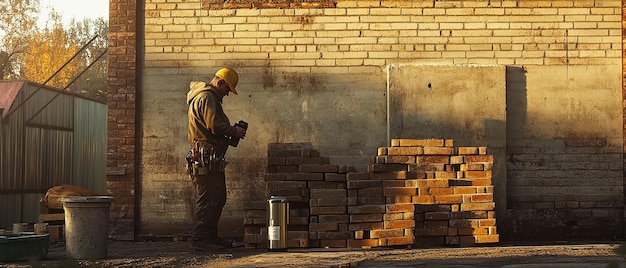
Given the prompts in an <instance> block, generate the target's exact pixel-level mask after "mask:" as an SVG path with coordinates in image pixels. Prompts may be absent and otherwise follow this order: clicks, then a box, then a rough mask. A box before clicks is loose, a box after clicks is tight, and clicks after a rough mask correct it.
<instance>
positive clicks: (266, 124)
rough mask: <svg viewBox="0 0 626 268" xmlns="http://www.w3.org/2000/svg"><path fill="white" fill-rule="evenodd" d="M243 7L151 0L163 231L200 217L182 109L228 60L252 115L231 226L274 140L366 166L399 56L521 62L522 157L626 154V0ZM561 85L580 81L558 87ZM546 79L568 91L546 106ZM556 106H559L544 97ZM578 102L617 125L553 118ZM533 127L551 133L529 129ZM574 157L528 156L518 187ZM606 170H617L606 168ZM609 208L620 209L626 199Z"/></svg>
mask: <svg viewBox="0 0 626 268" xmlns="http://www.w3.org/2000/svg"><path fill="white" fill-rule="evenodd" d="M231 7H232V6H227V5H221V6H220V4H211V5H208V4H207V3H204V1H201V0H196V1H188V0H178V1H177V0H168V1H165V0H162V1H146V3H145V14H144V15H145V27H144V29H143V30H144V37H145V38H144V40H143V45H144V47H143V54H141V55H140V58H141V59H142V66H143V69H142V70H141V73H142V78H141V79H142V87H143V88H142V98H141V108H139V109H140V110H141V117H142V123H143V125H144V130H143V140H144V141H143V144H144V145H143V147H142V151H143V155H142V162H144V164H143V166H142V170H141V174H142V177H141V181H142V191H143V195H144V196H143V197H142V201H141V203H142V213H141V218H142V222H143V225H144V226H146V225H149V228H144V230H146V231H151V230H153V229H160V228H161V227H160V226H161V225H159V224H152V223H154V222H155V221H157V220H158V221H161V222H163V221H164V220H165V222H166V223H173V224H175V225H172V224H170V226H176V228H179V230H183V231H184V228H185V227H186V226H185V225H184V223H190V222H191V220H190V218H189V217H190V215H191V211H192V206H193V201H192V197H189V196H186V197H185V198H179V197H177V194H178V193H186V194H189V193H190V192H189V190H188V189H189V188H190V187H191V185H190V183H189V182H188V181H187V180H186V177H185V174H184V171H183V170H182V168H181V167H182V156H183V154H184V152H185V150H186V148H187V144H186V142H185V140H186V122H185V121H184V120H180V118H184V116H185V110H186V106H185V104H184V94H185V93H186V87H187V84H188V82H189V81H190V80H193V79H204V80H207V79H209V74H210V73H211V72H214V71H215V69H216V68H218V67H220V66H224V65H228V66H233V67H235V68H236V69H237V70H238V71H239V72H240V74H241V75H242V78H241V80H240V86H238V88H241V94H240V95H239V96H237V97H234V96H230V97H228V98H226V100H225V102H226V103H227V104H225V107H226V110H227V113H228V114H229V115H231V117H233V118H231V119H232V120H234V121H237V120H239V119H249V120H250V121H251V126H250V127H251V135H250V136H249V137H248V139H246V141H244V142H243V144H242V145H241V147H240V148H236V149H233V150H231V151H230V152H229V156H230V157H231V159H233V161H232V162H231V164H230V167H229V169H228V170H227V172H228V174H227V176H228V177H229V178H231V179H229V189H230V192H229V194H230V196H229V203H228V205H227V207H226V209H225V212H224V215H225V216H224V219H223V222H224V223H223V225H224V226H225V228H226V229H225V230H227V231H224V232H227V233H228V234H234V235H237V234H242V233H243V231H242V229H241V228H239V227H232V226H236V225H237V224H239V223H240V222H241V219H242V218H243V214H242V213H243V209H242V207H243V203H244V201H245V199H246V198H247V196H261V194H262V193H258V189H261V188H262V178H261V175H260V174H262V172H260V170H261V171H262V170H263V169H264V167H265V166H266V161H267V159H266V154H265V153H266V149H267V144H268V143H270V142H300V141H311V142H313V143H314V144H316V146H318V145H319V147H320V150H321V151H322V152H323V153H324V155H329V156H330V157H331V159H333V160H339V161H340V162H342V163H347V164H354V165H355V166H357V167H358V166H359V165H366V164H367V157H365V156H367V155H370V154H371V152H375V150H376V148H377V147H379V146H383V145H385V138H386V136H385V114H386V102H385V100H386V97H385V88H386V83H387V80H386V79H387V78H386V76H387V73H386V72H387V71H386V68H387V66H388V65H392V64H404V63H419V64H444V65H451V64H497V65H507V66H513V67H515V68H517V69H519V70H522V71H521V73H522V74H521V75H525V79H526V80H525V81H523V82H517V81H512V82H509V84H508V85H511V86H512V88H514V89H519V90H522V91H525V92H527V96H528V97H529V98H528V99H527V100H525V101H526V102H527V103H526V106H527V109H526V110H522V111H519V112H520V113H527V114H528V116H527V115H526V114H524V115H520V116H519V117H520V119H518V120H514V121H513V123H514V124H518V123H519V124H521V126H520V125H518V126H514V127H513V130H514V131H511V132H509V133H510V136H508V137H507V143H508V146H513V147H514V148H516V150H515V151H516V152H520V154H521V155H522V157H530V159H528V160H527V162H525V163H526V164H527V165H528V164H529V163H530V165H532V164H533V163H537V161H538V160H537V159H536V154H535V153H534V152H535V151H536V150H541V148H542V147H545V146H544V144H543V143H542V142H544V141H545V140H550V141H555V144H553V143H550V144H549V146H548V148H551V149H552V148H555V149H554V150H556V154H558V153H566V155H567V157H569V158H571V159H577V158H578V157H589V158H590V159H591V160H589V163H588V164H589V165H593V164H594V163H601V162H602V161H603V160H602V159H603V158H606V157H607V156H606V154H608V155H609V158H610V159H611V160H610V164H609V166H611V168H612V169H611V170H612V171H615V170H616V166H615V165H617V164H615V163H620V161H621V156H620V152H621V151H620V148H621V147H622V141H621V140H622V137H621V129H622V124H621V114H620V115H619V116H620V117H619V118H617V117H616V116H617V115H618V113H621V97H620V95H619V94H620V92H621V89H620V88H619V83H620V82H619V77H620V70H621V61H620V59H621V46H622V43H621V1H615V0H602V1H592V0H588V1H586V0H582V1H581V0H576V1H572V0H569V1H565V0H553V1H548V0H546V1H524V0H522V1H500V0H481V1H421V0H418V1H337V3H336V6H335V7H334V8H311V9H305V8H281V9H271V8H262V9H257V8H242V9H230V8H231ZM509 73H511V72H509ZM507 77H508V76H507ZM554 77H556V78H554ZM596 77H601V78H607V77H608V82H602V83H601V85H600V86H598V87H599V88H598V89H601V90H603V91H602V94H601V95H602V96H607V97H609V99H608V101H607V103H606V104H601V101H600V100H594V101H593V102H592V103H593V105H590V104H585V103H586V101H585V100H586V98H587V96H588V95H587V94H591V93H586V91H585V90H586V88H588V87H587V86H591V87H594V86H593V85H594V83H595V82H597V81H596V80H598V79H600V78H596ZM552 79H555V80H554V81H553V80H552ZM574 80H575V81H576V83H568V82H567V81H574ZM604 80H607V79H604ZM564 81H565V82H564ZM544 83H545V84H544ZM546 84H549V85H550V87H549V88H548V89H544V87H545V85H546ZM555 84H558V86H557V85H555ZM561 84H567V87H568V88H570V89H572V90H571V91H570V92H571V93H570V94H560V93H558V90H561V88H560V85H561ZM585 85H586V86H585ZM543 90H549V91H550V92H549V93H546V94H547V95H546V96H547V97H555V96H557V95H558V96H559V98H564V99H558V100H557V101H555V102H554V103H550V104H549V105H546V103H542V101H541V98H542V97H543V96H542V94H543V93H541V92H542V91H543ZM553 93H554V94H553ZM592 95H593V94H592ZM555 98H557V97H555ZM617 98H619V99H617ZM578 102H580V103H581V104H580V106H579V107H576V106H575V105H574V104H575V103H578ZM550 105H555V107H557V108H555V109H552V108H551V109H545V107H546V106H550ZM558 105H563V106H562V107H564V108H563V109H560V110H559V109H558ZM591 106H593V107H591ZM576 109H580V111H582V112H580V113H581V114H582V113H583V112H585V111H587V109H605V110H600V111H599V112H598V113H600V114H606V118H604V119H606V121H605V122H606V123H605V124H604V125H606V126H605V127H602V126H601V127H600V129H598V130H593V129H589V128H590V127H586V126H585V124H586V123H585V122H576V120H573V119H572V120H573V121H574V122H573V123H571V124H570V125H568V126H566V127H565V128H566V130H567V133H565V134H563V133H562V132H561V133H559V131H560V130H559V129H558V127H556V126H554V124H551V123H550V122H549V121H550V120H552V119H553V118H548V119H545V117H546V116H547V117H549V114H550V113H552V112H553V111H554V112H556V113H560V112H563V113H565V115H563V116H562V117H561V116H559V117H558V119H555V120H556V121H559V120H563V118H570V119H571V118H574V119H575V118H577V116H580V114H579V113H578V112H576ZM320 111H324V112H320ZM326 111H328V112H326ZM364 111H367V112H364ZM154 115H159V116H154ZM339 115H340V119H337V118H334V117H339ZM616 118H617V119H616ZM329 120H330V121H329ZM509 123H511V121H509ZM596 123H597V122H593V121H592V124H591V125H593V126H594V127H595V126H596ZM597 124H599V123H597ZM538 125H541V126H538ZM559 127H560V126H559ZM364 128H365V129H367V131H366V132H365V133H367V134H364V131H363V129H364ZM349 129H353V130H355V131H353V132H350V130H349ZM538 129H539V130H541V131H538ZM535 131H538V133H540V134H538V135H534V134H532V133H531V132H535ZM571 136H575V137H574V138H575V139H579V138H580V137H587V140H588V139H593V137H596V138H598V140H604V141H606V143H605V144H604V146H603V147H602V148H600V149H598V150H597V151H595V152H594V153H591V154H588V153H587V152H583V151H584V150H593V149H591V148H590V147H585V148H583V149H581V148H579V147H578V146H574V147H572V148H573V149H571V148H570V149H568V148H566V147H559V146H558V144H559V142H561V141H562V140H568V139H570V138H571ZM589 137H591V138H589ZM407 138H423V137H407ZM435 138H447V137H435ZM581 139H584V138H581ZM153 140H158V142H152V141H153ZM528 155H531V156H528ZM532 155H535V158H533V157H532ZM581 155H582V156H581ZM614 157H617V159H614ZM163 159H165V160H163ZM564 162H566V163H568V161H567V160H565V161H564ZM577 165H578V164H574V165H573V166H574V167H576V166H577ZM571 167H572V165H569V164H564V165H560V166H558V167H553V168H552V169H550V170H548V171H541V170H540V171H537V168H536V167H535V166H533V167H527V168H526V169H528V170H531V172H529V174H530V175H527V176H530V177H524V176H518V177H516V176H514V177H513V179H514V182H515V184H514V185H512V186H511V187H510V188H511V189H510V190H507V191H512V192H513V193H518V192H523V191H524V190H526V189H527V188H523V187H527V186H528V185H529V184H531V183H533V182H536V181H533V179H534V178H540V180H539V181H540V182H542V181H545V180H550V176H549V174H550V173H551V172H559V171H560V170H564V169H570V168H571ZM617 170H619V169H617ZM522 171H524V168H522ZM612 171H607V173H602V174H603V175H601V176H596V175H589V176H590V177H592V181H594V182H596V183H605V182H606V181H608V183H607V184H608V185H610V186H612V187H617V184H619V183H621V180H622V179H621V176H620V175H618V174H616V172H617V171H615V172H612ZM514 172H516V173H515V174H519V173H517V172H518V171H517V170H515V171H514ZM605 175H606V176H608V178H606V177H605V178H601V177H604V176H605ZM525 176H526V175H525ZM494 180H496V181H497V180H498V178H494ZM509 181H511V179H509ZM620 185H621V184H620ZM163 186H165V187H163ZM516 187H517V188H516ZM520 187H521V188H520ZM255 189H257V190H255ZM507 189H509V187H507ZM572 191H573V192H575V191H576V188H570V190H564V192H559V193H552V192H550V191H547V190H545V189H544V190H542V191H539V192H543V193H546V196H551V197H550V198H548V199H547V200H548V201H547V202H548V203H550V204H552V205H551V206H550V205H548V207H552V208H555V207H562V206H561V203H559V202H567V201H570V199H572V198H573V197H571V196H572V195H571V193H572ZM589 191H590V192H584V193H583V194H584V195H585V196H586V197H585V198H583V199H584V200H587V201H585V202H592V203H593V202H602V200H596V199H594V198H593V196H595V195H597V194H598V193H599V192H601V191H602V189H599V190H597V191H596V190H593V189H591V190H589ZM622 192H623V190H622V189H621V188H620V189H619V190H618V192H617V193H612V195H611V197H610V198H609V200H608V201H609V202H613V201H620V200H618V199H619V196H620V195H621V194H622ZM555 196H556V197H555ZM567 196H570V197H569V199H568V197H567ZM574 199H575V198H574ZM522 200H523V198H522ZM573 202H579V201H576V200H573ZM580 202H582V201H580ZM577 204H580V203H577ZM593 204H596V203H593ZM580 206H582V205H579V207H580ZM616 206H617V205H616ZM501 207H506V206H501ZM508 207H511V204H508ZM532 207H533V209H536V208H537V207H541V205H537V206H535V205H532ZM602 209H606V210H609V211H611V212H612V213H618V212H619V209H618V208H617V207H615V206H612V207H603V208H602ZM170 212H172V213H170ZM573 213H574V214H575V213H576V212H573ZM500 214H504V213H500ZM164 215H169V216H165V218H164ZM498 216H499V217H504V215H498ZM513 217H514V216H513ZM499 220H501V219H499ZM500 222H504V221H500ZM620 232H623V231H620ZM502 233H503V234H505V235H506V231H502Z"/></svg>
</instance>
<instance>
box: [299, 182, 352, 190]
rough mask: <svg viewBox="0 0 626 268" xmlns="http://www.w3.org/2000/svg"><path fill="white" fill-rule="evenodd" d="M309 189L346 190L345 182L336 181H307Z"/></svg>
mask: <svg viewBox="0 0 626 268" xmlns="http://www.w3.org/2000/svg"><path fill="white" fill-rule="evenodd" d="M305 183H306V184H307V186H308V188H309V189H344V190H345V189H346V183H345V182H334V181H306V182H305Z"/></svg>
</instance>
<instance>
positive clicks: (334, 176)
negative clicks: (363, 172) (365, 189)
mask: <svg viewBox="0 0 626 268" xmlns="http://www.w3.org/2000/svg"><path fill="white" fill-rule="evenodd" d="M346 177H347V176H346V174H339V173H325V174H324V180H325V181H333V182H345V181H346Z"/></svg>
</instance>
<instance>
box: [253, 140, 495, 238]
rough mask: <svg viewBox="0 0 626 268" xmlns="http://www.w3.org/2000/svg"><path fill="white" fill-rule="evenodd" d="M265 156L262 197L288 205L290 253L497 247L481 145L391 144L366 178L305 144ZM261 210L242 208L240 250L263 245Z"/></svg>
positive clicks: (274, 148)
mask: <svg viewBox="0 0 626 268" xmlns="http://www.w3.org/2000/svg"><path fill="white" fill-rule="evenodd" d="M268 152H269V153H268V155H269V160H268V172H267V174H266V176H265V180H266V187H267V189H266V190H267V191H266V194H267V197H268V198H269V196H272V195H278V196H284V197H286V198H287V200H288V201H289V203H290V207H291V209H290V218H289V219H290V224H289V227H288V234H287V236H288V241H287V245H288V247H290V248H295V247H365V248H368V247H378V246H404V245H416V246H422V247H432V246H445V245H459V246H472V245H475V244H477V243H496V242H498V241H499V237H498V234H497V233H496V224H495V203H494V201H493V186H492V182H491V179H492V178H491V168H492V166H493V156H491V155H487V154H486V148H485V147H459V148H455V147H453V141H452V140H440V139H428V140H409V139H394V140H392V146H391V147H383V148H379V150H378V155H377V156H374V157H373V161H372V162H373V163H372V164H371V165H370V166H369V167H368V170H367V171H366V172H355V171H354V168H352V167H349V166H338V165H331V164H329V159H328V158H326V157H320V156H319V153H318V152H317V151H315V150H313V149H312V148H311V145H310V144H309V143H291V144H270V147H269V150H268ZM266 207H267V203H266V202H260V203H256V202H253V203H251V204H250V207H246V216H247V218H246V221H245V227H246V236H245V240H244V242H245V243H246V247H252V248H265V247H267V231H266V230H265V229H266V223H267V216H266V214H267V212H266V209H267V208H266Z"/></svg>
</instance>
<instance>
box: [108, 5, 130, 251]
mask: <svg viewBox="0 0 626 268" xmlns="http://www.w3.org/2000/svg"><path fill="white" fill-rule="evenodd" d="M136 6H137V4H136V1H135V0H110V7H109V36H108V40H109V51H108V53H109V69H108V72H109V73H108V81H109V92H108V95H107V105H108V122H107V127H108V137H107V192H108V194H109V195H111V196H113V197H114V198H115V201H114V202H113V204H112V206H111V211H110V213H111V214H110V227H109V233H110V235H111V236H112V237H114V238H116V239H120V240H133V239H134V236H135V211H136V208H135V185H136V181H137V166H136V159H137V153H136V152H137V147H136V146H137V136H136V135H135V132H136V129H135V122H136V116H135V114H136V110H135V107H136V96H137V79H136V78H137V76H136V67H137V60H136V59H137V53H136V52H137V41H136V35H137V19H136Z"/></svg>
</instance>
